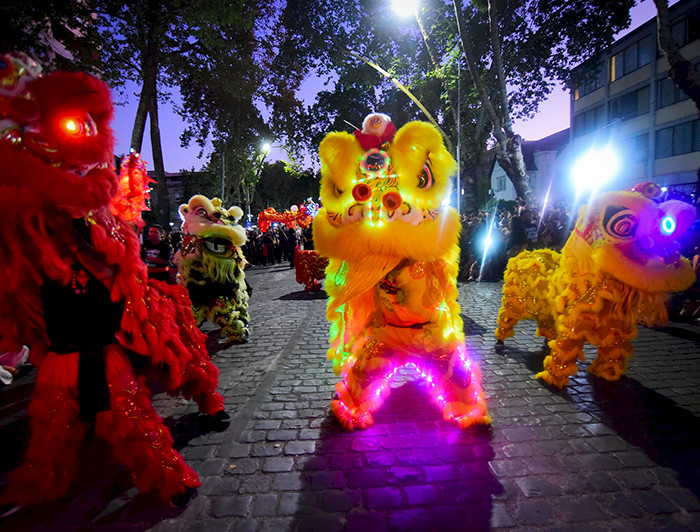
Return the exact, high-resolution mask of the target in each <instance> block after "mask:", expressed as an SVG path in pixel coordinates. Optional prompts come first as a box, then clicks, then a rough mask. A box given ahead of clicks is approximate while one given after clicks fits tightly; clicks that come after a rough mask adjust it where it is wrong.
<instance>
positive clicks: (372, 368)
mask: <svg viewBox="0 0 700 532" xmlns="http://www.w3.org/2000/svg"><path fill="white" fill-rule="evenodd" d="M383 355H384V345H383V344H382V343H381V342H379V341H377V340H369V341H368V342H367V343H366V344H365V346H364V347H363V348H362V349H361V350H359V351H358V352H357V354H356V355H355V358H354V359H352V360H350V361H349V362H348V363H347V364H346V366H345V367H343V370H342V374H343V380H342V381H341V382H339V383H338V384H336V389H337V391H338V399H335V400H333V401H331V411H332V412H333V414H335V416H336V417H337V418H338V421H340V423H341V424H342V425H343V426H344V427H345V428H346V429H348V430H352V429H354V428H361V429H365V428H367V427H370V426H372V424H373V423H374V419H373V418H372V412H374V411H376V410H377V409H378V408H379V407H380V406H381V404H382V403H383V402H384V399H385V397H386V396H387V395H388V394H389V391H390V388H389V382H388V379H389V375H390V374H391V372H392V371H393V369H394V363H393V362H392V361H391V360H390V359H389V358H385V357H384V356H383Z"/></svg>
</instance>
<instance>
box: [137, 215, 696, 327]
mask: <svg viewBox="0 0 700 532" xmlns="http://www.w3.org/2000/svg"><path fill="white" fill-rule="evenodd" d="M575 222H576V218H575V217H572V213H571V206H570V205H569V204H567V203H566V202H563V201H560V202H557V203H555V204H553V205H549V206H547V208H546V209H544V211H541V210H540V209H539V208H538V207H532V206H525V205H524V203H523V202H506V203H502V204H500V205H499V204H497V205H496V206H494V207H492V208H491V209H489V210H481V211H478V212H475V213H473V214H465V215H463V216H462V233H461V235H460V242H459V245H460V264H459V276H458V279H459V280H460V281H486V282H492V281H499V280H502V279H503V274H504V272H505V269H506V265H507V263H508V259H510V258H511V257H514V256H515V255H517V254H518V253H520V252H521V251H524V250H533V249H541V248H549V249H553V250H555V251H561V248H562V247H563V246H564V244H565V243H566V240H567V239H568V237H569V234H570V232H571V230H572V229H573V225H574V223H575ZM698 229H700V227H699V228H698ZM156 233H158V234H156ZM247 233H248V242H247V243H246V244H245V246H243V253H244V255H245V257H246V259H247V260H248V262H249V263H250V264H251V265H255V266H266V265H273V264H282V263H285V262H288V263H289V267H290V268H292V267H294V252H295V249H296V248H297V247H299V248H300V249H313V248H314V244H313V234H312V230H311V228H310V227H309V228H307V229H301V228H287V227H286V226H284V225H277V224H273V226H272V227H271V228H270V229H269V230H268V231H267V232H265V233H263V232H262V231H260V229H258V228H257V227H255V226H254V227H253V228H252V229H248V231H247ZM694 234H695V236H696V238H695V239H694V240H691V241H690V243H689V246H688V247H687V248H686V249H685V250H683V254H684V255H685V256H687V257H688V258H689V259H690V260H692V262H693V266H694V267H695V272H696V275H698V277H699V279H700V231H699V230H696V231H695V232H694ZM144 237H145V238H144V250H143V255H142V257H143V258H144V260H145V261H146V263H147V264H148V265H149V276H151V277H155V278H164V277H166V276H167V280H168V281H169V282H171V283H175V282H176V273H177V272H176V268H175V266H174V264H173V262H172V258H173V256H174V254H175V252H176V251H177V250H178V249H179V247H180V245H181V241H182V234H181V233H180V232H179V231H172V232H171V233H170V234H169V235H168V234H166V232H165V231H164V230H163V229H162V228H161V227H160V226H152V227H150V228H149V230H148V232H147V233H146V234H145V235H144ZM696 240H698V241H696ZM166 244H167V247H168V253H167V258H166V256H165V255H166V253H165V252H164V251H163V249H164V247H165V245H166ZM163 259H165V260H166V261H167V266H165V265H164V264H163V262H164V260H163ZM156 262H158V264H156ZM164 269H165V271H166V272H167V273H165V272H164V271H163V270H164ZM669 313H670V315H671V318H672V319H674V320H678V321H688V322H694V323H698V322H700V280H699V281H698V282H696V284H695V285H693V286H692V287H691V288H690V289H689V290H687V291H686V292H683V293H682V294H677V295H674V296H673V297H672V298H671V300H670V302H669Z"/></svg>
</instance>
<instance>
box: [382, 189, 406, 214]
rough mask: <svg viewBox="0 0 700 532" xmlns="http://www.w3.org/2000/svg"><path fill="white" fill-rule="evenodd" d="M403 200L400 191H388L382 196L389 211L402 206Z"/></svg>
mask: <svg viewBox="0 0 700 532" xmlns="http://www.w3.org/2000/svg"><path fill="white" fill-rule="evenodd" d="M402 202H403V200H402V199H401V194H399V193H398V192H394V191H391V192H387V193H386V194H384V196H383V197H382V203H383V204H384V207H385V208H386V210H387V211H389V212H394V211H395V210H396V209H398V208H399V207H401V203H402Z"/></svg>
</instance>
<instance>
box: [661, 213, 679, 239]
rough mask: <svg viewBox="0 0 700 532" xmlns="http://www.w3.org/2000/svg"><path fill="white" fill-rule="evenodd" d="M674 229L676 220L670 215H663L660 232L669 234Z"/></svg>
mask: <svg viewBox="0 0 700 532" xmlns="http://www.w3.org/2000/svg"><path fill="white" fill-rule="evenodd" d="M675 230H676V220H674V219H673V217H671V216H664V217H663V219H662V220H661V232H662V233H663V234H665V235H671V234H673V232H674V231H675Z"/></svg>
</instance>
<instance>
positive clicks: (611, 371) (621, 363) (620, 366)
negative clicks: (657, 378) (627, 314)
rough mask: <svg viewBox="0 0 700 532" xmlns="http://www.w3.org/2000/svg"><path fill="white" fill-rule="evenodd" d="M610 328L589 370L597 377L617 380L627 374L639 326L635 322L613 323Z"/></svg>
mask: <svg viewBox="0 0 700 532" xmlns="http://www.w3.org/2000/svg"><path fill="white" fill-rule="evenodd" d="M608 330H609V333H608V334H607V335H606V337H605V339H604V340H603V343H602V344H601V345H599V346H598V356H597V357H596V359H595V360H594V361H593V362H592V363H591V365H590V366H589V368H588V371H589V373H591V374H592V375H595V376H596V377H601V378H603V379H605V380H608V381H616V380H618V379H619V378H620V377H622V376H623V375H624V374H625V370H626V369H627V362H628V361H629V359H630V358H632V354H633V353H634V347H633V346H632V340H633V339H634V338H635V337H636V336H637V327H636V325H635V324H634V323H632V324H625V323H611V324H610V325H609V326H608Z"/></svg>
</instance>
